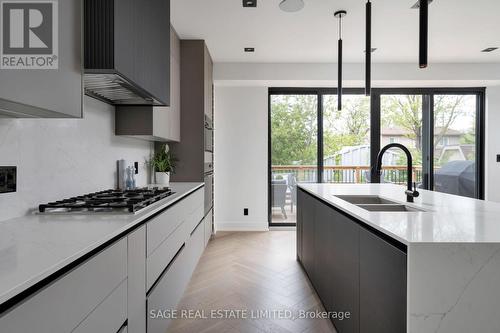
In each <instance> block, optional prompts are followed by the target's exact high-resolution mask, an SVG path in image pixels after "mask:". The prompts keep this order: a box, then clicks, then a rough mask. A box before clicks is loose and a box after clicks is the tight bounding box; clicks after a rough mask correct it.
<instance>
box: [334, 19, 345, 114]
mask: <svg viewBox="0 0 500 333" xmlns="http://www.w3.org/2000/svg"><path fill="white" fill-rule="evenodd" d="M334 15H335V17H336V18H338V19H339V42H338V52H339V55H338V61H337V62H338V84H337V100H338V106H337V109H338V110H342V18H343V17H344V16H346V15H347V12H346V11H345V10H338V11H336V12H335V13H334Z"/></svg>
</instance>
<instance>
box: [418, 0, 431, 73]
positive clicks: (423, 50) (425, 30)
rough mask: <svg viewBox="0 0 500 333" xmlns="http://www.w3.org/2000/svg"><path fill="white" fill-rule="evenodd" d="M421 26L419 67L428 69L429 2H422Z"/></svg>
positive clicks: (425, 0)
mask: <svg viewBox="0 0 500 333" xmlns="http://www.w3.org/2000/svg"><path fill="white" fill-rule="evenodd" d="M419 12H420V15H419V17H420V26H419V66H420V68H426V67H427V62H428V59H427V56H428V43H429V2H428V0H420V6H419Z"/></svg>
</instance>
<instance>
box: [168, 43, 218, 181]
mask: <svg viewBox="0 0 500 333" xmlns="http://www.w3.org/2000/svg"><path fill="white" fill-rule="evenodd" d="M180 57H181V59H182V61H181V71H180V73H181V75H180V76H181V80H180V82H181V99H180V105H181V106H180V107H181V117H180V133H181V141H180V142H179V143H173V144H171V145H170V148H171V149H172V152H173V153H174V155H175V157H176V158H177V159H178V160H179V162H178V163H177V168H176V172H175V173H174V174H173V175H172V176H171V177H172V178H171V180H172V181H175V182H190V181H193V182H198V181H205V163H208V162H212V159H211V157H210V158H208V156H207V155H210V154H211V153H208V151H205V148H206V147H205V146H206V145H205V143H206V142H205V132H206V131H205V120H206V117H205V115H211V114H212V113H213V111H212V110H213V102H212V87H213V79H212V58H211V56H210V53H209V52H208V48H207V46H206V44H205V41H203V40H181V44H180ZM210 122H211V121H210Z"/></svg>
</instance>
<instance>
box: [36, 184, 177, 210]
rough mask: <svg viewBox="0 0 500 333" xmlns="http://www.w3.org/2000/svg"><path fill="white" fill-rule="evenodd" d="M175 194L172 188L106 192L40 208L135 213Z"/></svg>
mask: <svg viewBox="0 0 500 333" xmlns="http://www.w3.org/2000/svg"><path fill="white" fill-rule="evenodd" d="M174 193H175V192H172V190H171V189H170V188H158V187H154V188H139V189H133V190H123V191H121V190H106V191H100V192H95V193H89V194H85V195H80V196H77V197H73V198H69V199H64V200H60V201H54V202H49V203H47V204H42V205H39V206H38V210H39V211H40V212H41V213H46V212H63V213H64V212H87V211H88V212H123V211H125V212H129V213H135V212H137V211H139V210H141V209H143V208H145V207H147V206H149V205H151V204H153V203H155V202H157V201H158V200H161V199H164V198H166V197H168V196H170V195H172V194H174Z"/></svg>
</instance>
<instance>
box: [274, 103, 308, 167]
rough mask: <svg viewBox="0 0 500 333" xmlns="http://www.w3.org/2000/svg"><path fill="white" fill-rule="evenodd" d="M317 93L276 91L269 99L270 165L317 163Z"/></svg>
mask: <svg viewBox="0 0 500 333" xmlns="http://www.w3.org/2000/svg"><path fill="white" fill-rule="evenodd" d="M316 110H317V97H316V96H315V95H275V96H272V101H271V128H272V130H271V158H272V161H271V162H272V164H273V165H291V164H304V165H307V164H316V156H317V153H316V152H317V133H318V131H317V112H316Z"/></svg>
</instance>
